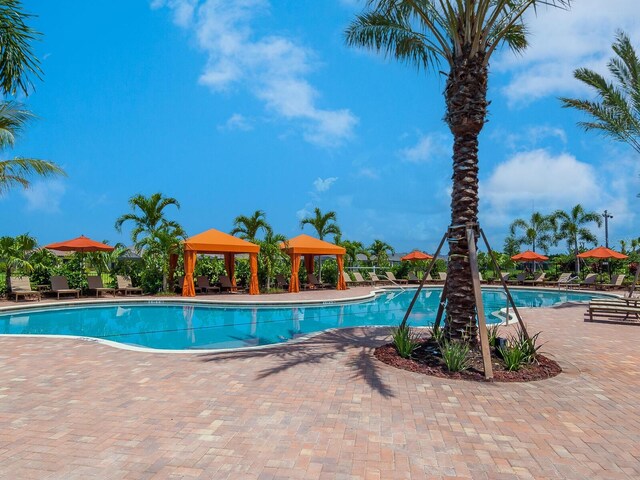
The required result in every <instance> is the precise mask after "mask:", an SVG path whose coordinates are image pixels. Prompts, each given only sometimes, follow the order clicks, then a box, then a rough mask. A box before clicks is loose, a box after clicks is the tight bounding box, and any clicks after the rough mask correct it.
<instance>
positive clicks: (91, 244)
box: [44, 235, 114, 252]
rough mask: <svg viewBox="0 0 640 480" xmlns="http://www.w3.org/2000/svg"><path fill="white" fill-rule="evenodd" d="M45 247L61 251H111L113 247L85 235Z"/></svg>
mask: <svg viewBox="0 0 640 480" xmlns="http://www.w3.org/2000/svg"><path fill="white" fill-rule="evenodd" d="M44 248H46V249H47V250H58V251H61V252H111V251H113V249H114V248H113V247H112V246H110V245H107V244H106V243H102V242H96V241H95V240H91V239H90V238H88V237H85V236H84V235H80V236H79V237H77V238H73V239H71V240H65V241H64V242H57V243H50V244H49V245H46V246H45V247H44Z"/></svg>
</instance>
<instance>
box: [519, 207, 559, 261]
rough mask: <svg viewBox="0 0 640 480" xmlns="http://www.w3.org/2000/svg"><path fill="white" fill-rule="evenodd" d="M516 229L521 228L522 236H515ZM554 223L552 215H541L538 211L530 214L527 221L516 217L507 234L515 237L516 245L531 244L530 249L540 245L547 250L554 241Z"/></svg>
mask: <svg viewBox="0 0 640 480" xmlns="http://www.w3.org/2000/svg"><path fill="white" fill-rule="evenodd" d="M518 229H520V230H523V233H522V236H521V237H517V236H516V232H517V231H518ZM555 230H556V225H555V222H554V217H553V216H552V215H542V214H541V213H540V212H534V213H532V214H531V219H530V220H529V222H528V223H527V221H526V220H524V219H522V218H517V219H516V220H514V221H513V223H512V224H511V226H510V227H509V234H510V235H511V236H514V237H516V242H517V243H518V247H520V246H522V245H531V250H533V251H534V252H535V251H536V247H540V248H541V249H542V250H544V251H545V252H547V251H548V250H549V247H550V246H551V245H553V244H554V242H555Z"/></svg>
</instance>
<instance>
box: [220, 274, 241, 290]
mask: <svg viewBox="0 0 640 480" xmlns="http://www.w3.org/2000/svg"><path fill="white" fill-rule="evenodd" d="M218 282H219V283H220V289H221V290H222V291H225V290H226V291H228V292H229V293H240V292H243V291H244V289H243V288H242V287H239V286H237V285H234V284H233V283H231V279H230V278H229V277H228V276H227V275H220V276H219V277H218Z"/></svg>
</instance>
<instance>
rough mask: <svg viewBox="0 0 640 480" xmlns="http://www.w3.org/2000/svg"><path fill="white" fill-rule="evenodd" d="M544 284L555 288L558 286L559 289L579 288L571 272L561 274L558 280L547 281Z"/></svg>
mask: <svg viewBox="0 0 640 480" xmlns="http://www.w3.org/2000/svg"><path fill="white" fill-rule="evenodd" d="M544 284H545V285H554V286H555V285H557V286H558V288H563V287H564V288H571V287H577V286H578V284H577V283H576V282H575V278H573V276H572V274H571V273H570V272H569V273H567V272H565V273H561V274H560V276H559V277H558V280H545V282H544Z"/></svg>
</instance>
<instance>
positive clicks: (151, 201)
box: [115, 192, 181, 250]
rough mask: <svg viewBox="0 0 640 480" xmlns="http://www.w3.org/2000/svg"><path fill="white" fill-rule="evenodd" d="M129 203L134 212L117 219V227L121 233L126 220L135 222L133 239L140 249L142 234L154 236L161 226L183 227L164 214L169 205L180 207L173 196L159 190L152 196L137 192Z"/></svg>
mask: <svg viewBox="0 0 640 480" xmlns="http://www.w3.org/2000/svg"><path fill="white" fill-rule="evenodd" d="M129 205H130V206H131V209H132V210H133V213H126V214H124V215H122V216H120V217H119V218H118V219H117V220H116V225H115V228H116V230H117V231H118V233H121V232H122V225H123V224H124V222H127V221H131V222H133V223H134V225H135V226H134V227H133V230H132V231H131V241H132V242H133V243H134V244H135V246H136V249H137V250H140V247H141V246H142V243H141V241H140V235H143V236H144V237H148V236H152V235H153V234H154V232H156V231H157V230H158V229H160V228H168V227H172V228H174V229H181V227H180V225H179V224H178V223H177V222H174V221H171V220H167V219H166V218H165V216H164V209H165V208H167V207H168V206H170V205H175V207H176V208H178V209H179V208H180V203H179V202H178V200H176V199H175V198H173V197H164V196H163V195H162V194H161V193H159V192H158V193H154V194H153V195H151V196H150V197H145V196H144V195H142V194H137V195H134V196H133V197H131V198H130V199H129ZM143 240H144V238H143Z"/></svg>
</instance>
